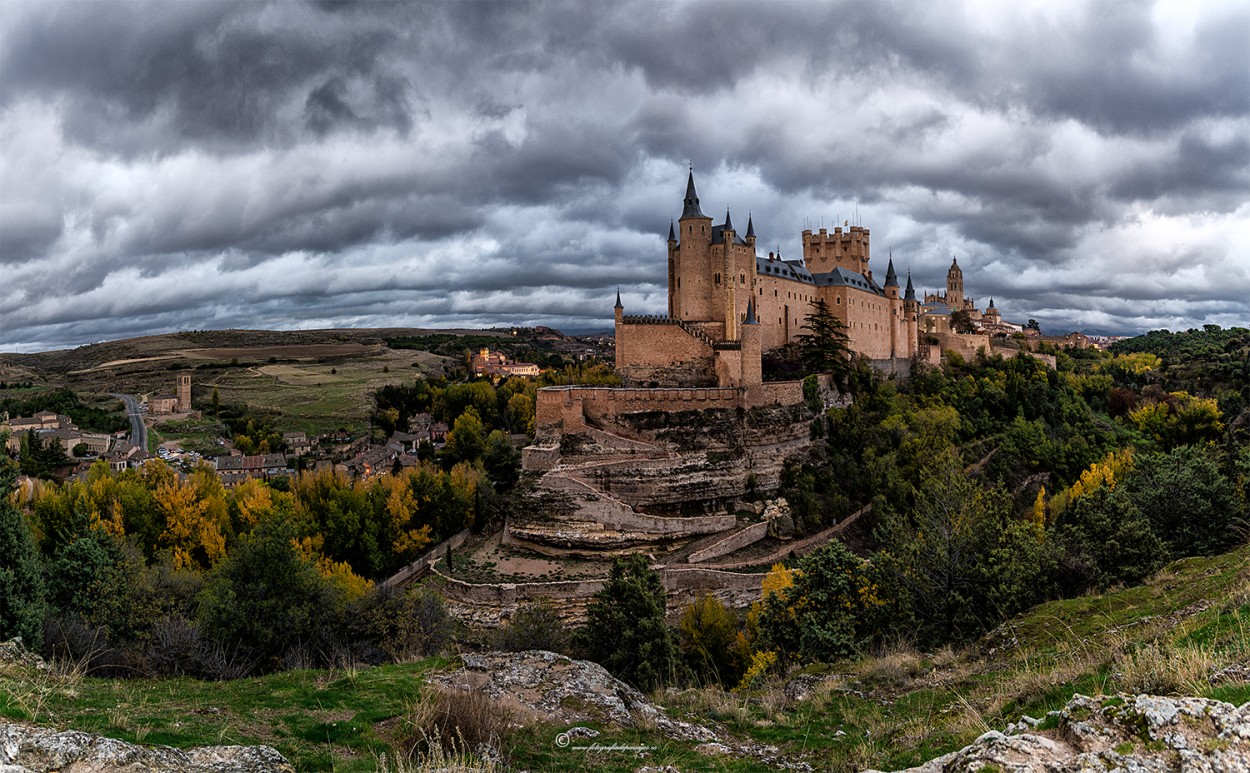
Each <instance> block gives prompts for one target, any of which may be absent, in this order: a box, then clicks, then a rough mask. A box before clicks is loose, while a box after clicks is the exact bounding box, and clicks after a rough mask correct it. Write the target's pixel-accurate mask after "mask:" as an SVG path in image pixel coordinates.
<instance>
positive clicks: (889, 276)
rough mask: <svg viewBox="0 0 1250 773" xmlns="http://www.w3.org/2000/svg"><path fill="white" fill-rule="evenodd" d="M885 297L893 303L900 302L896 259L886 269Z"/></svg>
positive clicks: (891, 260)
mask: <svg viewBox="0 0 1250 773" xmlns="http://www.w3.org/2000/svg"><path fill="white" fill-rule="evenodd" d="M884 288H885V297H887V298H889V299H890V300H892V301H897V300H898V274H896V273H894V258H890V264H889V265H888V266H887V267H886V269H885V285H884Z"/></svg>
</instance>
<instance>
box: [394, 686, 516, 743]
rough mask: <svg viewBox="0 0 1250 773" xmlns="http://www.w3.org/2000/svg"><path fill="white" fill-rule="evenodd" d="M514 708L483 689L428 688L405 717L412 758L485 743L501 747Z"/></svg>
mask: <svg viewBox="0 0 1250 773" xmlns="http://www.w3.org/2000/svg"><path fill="white" fill-rule="evenodd" d="M511 722H512V712H511V711H510V710H509V709H507V708H506V707H504V706H502V705H500V704H499V702H498V701H496V700H494V699H492V698H491V697H490V696H489V695H486V694H485V693H482V692H471V691H468V690H456V689H430V690H426V691H425V692H424V693H423V694H422V695H421V698H420V699H419V700H418V701H417V702H416V703H414V704H412V706H411V707H410V708H409V710H408V715H407V716H406V717H405V718H404V723H403V726H404V744H403V747H404V749H405V750H406V751H407V752H408V755H409V758H410V759H424V758H427V757H430V756H431V755H435V754H444V755H451V756H452V757H456V756H457V755H459V754H461V753H464V752H467V751H468V750H478V749H481V748H483V747H488V748H491V749H496V750H499V749H501V748H502V747H503V743H504V741H505V740H506V739H507V737H508V735H509V733H510V731H511Z"/></svg>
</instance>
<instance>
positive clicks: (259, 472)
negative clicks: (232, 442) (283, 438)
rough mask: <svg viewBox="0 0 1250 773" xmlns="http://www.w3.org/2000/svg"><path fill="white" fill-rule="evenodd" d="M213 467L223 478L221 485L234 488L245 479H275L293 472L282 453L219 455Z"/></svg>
mask: <svg viewBox="0 0 1250 773" xmlns="http://www.w3.org/2000/svg"><path fill="white" fill-rule="evenodd" d="M213 467H214V469H216V470H217V476H218V477H219V478H221V485H223V486H225V487H226V488H234V487H235V486H237V485H239V484H240V483H242V482H243V481H245V480H250V479H257V480H273V479H275V478H285V477H288V476H289V475H290V474H291V473H290V470H288V469H287V466H286V457H285V456H283V455H282V454H255V455H252V456H240V455H238V454H233V455H231V456H219V457H217V458H216V459H215V460H214V462H213Z"/></svg>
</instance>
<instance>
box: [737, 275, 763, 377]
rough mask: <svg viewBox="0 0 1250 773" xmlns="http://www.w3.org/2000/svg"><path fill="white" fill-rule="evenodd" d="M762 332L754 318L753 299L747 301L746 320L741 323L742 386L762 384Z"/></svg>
mask: <svg viewBox="0 0 1250 773" xmlns="http://www.w3.org/2000/svg"><path fill="white" fill-rule="evenodd" d="M762 335H763V331H762V330H761V329H760V322H759V320H758V319H756V318H755V297H754V296H752V297H751V298H750V299H748V300H747V318H746V319H745V320H744V321H743V323H742V384H741V385H742V386H744V387H746V388H748V389H749V388H751V387H757V386H759V385H760V384H762V383H764V371H763V359H762V356H761V355H762V354H763V351H762V346H761V337H762Z"/></svg>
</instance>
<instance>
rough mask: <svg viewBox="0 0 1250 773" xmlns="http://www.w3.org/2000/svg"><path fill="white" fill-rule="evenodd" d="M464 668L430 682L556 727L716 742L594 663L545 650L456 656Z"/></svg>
mask: <svg viewBox="0 0 1250 773" xmlns="http://www.w3.org/2000/svg"><path fill="white" fill-rule="evenodd" d="M460 660H461V663H462V664H463V666H462V667H461V668H460V669H458V670H456V671H453V672H451V673H448V674H443V675H441V676H436V677H434V678H433V681H434V682H436V683H437V684H439V685H441V686H442V687H444V688H447V689H457V690H472V691H484V692H486V693H487V694H488V695H490V696H491V697H492V698H494V699H495V700H497V701H499V702H500V703H502V704H503V705H505V706H506V707H507V708H509V709H511V710H512V712H513V714H514V716H516V717H518V718H519V719H521V720H522V721H525V720H532V721H542V722H546V723H554V724H559V725H577V724H578V723H582V722H591V721H593V722H602V723H607V724H613V725H617V726H620V727H647V728H655V729H657V730H659V731H660V732H662V733H664V734H665V735H667V736H669V737H670V738H677V739H682V740H693V741H702V742H714V741H719V740H720V737H719V736H718V735H717V734H716V733H715V732H714V731H712V730H711V729H710V728H707V727H704V726H703V725H696V724H692V723H689V722H678V721H676V720H673V719H669V717H668V716H667V715H666V714H665V713H664V711H663V710H662V709H660V708H659V707H658V706H656V705H655V704H654V703H652V702H651V701H649V700H647V699H646V697H645V696H644V695H643V694H642V693H641V692H639V691H638V690H635V689H634V688H633V687H630V686H629V685H627V684H625V683H624V682H622V681H621V680H619V679H617V678H616V677H614V676H612V675H611V674H610V673H608V671H607V669H605V668H604V667H603V666H601V665H599V664H598V663H592V662H590V661H587V660H574V659H572V658H569V657H565V656H564V655H558V654H556V653H554V652H547V651H546V650H530V651H529V652H515V653H512V652H484V653H480V654H464V655H461V656H460Z"/></svg>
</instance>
